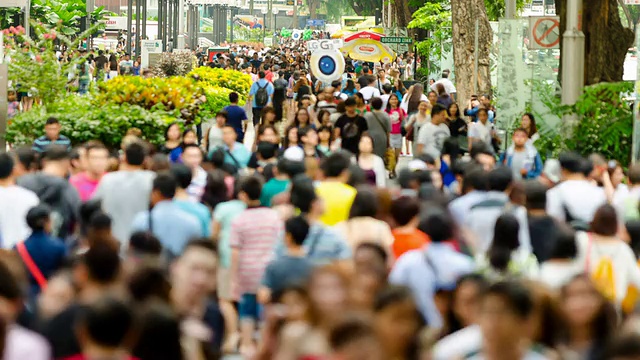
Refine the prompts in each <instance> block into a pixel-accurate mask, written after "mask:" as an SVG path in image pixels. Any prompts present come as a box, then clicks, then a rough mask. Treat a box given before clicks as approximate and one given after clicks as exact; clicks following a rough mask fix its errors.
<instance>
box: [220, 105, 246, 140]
mask: <svg viewBox="0 0 640 360" xmlns="http://www.w3.org/2000/svg"><path fill="white" fill-rule="evenodd" d="M224 110H225V111H226V112H227V125H231V126H233V128H234V129H235V130H236V133H237V134H238V141H240V142H242V140H244V131H242V122H243V121H245V120H247V113H246V112H245V111H244V109H243V108H241V107H240V106H238V105H229V106H225V108H224Z"/></svg>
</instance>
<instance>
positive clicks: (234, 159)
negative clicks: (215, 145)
mask: <svg viewBox="0 0 640 360" xmlns="http://www.w3.org/2000/svg"><path fill="white" fill-rule="evenodd" d="M225 151H226V153H227V154H229V156H231V160H233V162H234V163H236V167H237V168H238V170H240V162H239V161H238V159H236V157H235V156H233V154H232V153H231V151H229V150H225Z"/></svg>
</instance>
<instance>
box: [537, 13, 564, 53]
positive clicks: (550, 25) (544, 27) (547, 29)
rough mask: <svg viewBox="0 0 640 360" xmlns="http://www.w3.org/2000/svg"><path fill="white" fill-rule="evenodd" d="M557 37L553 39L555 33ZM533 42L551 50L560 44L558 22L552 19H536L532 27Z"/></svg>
mask: <svg viewBox="0 0 640 360" xmlns="http://www.w3.org/2000/svg"><path fill="white" fill-rule="evenodd" d="M556 29H557V30H558V34H557V36H555V37H554V35H555V31H554V30H556ZM532 33H533V41H535V42H536V44H538V45H539V46H541V47H543V48H552V47H554V46H556V45H558V44H559V43H560V22H559V21H558V20H556V19H554V18H542V19H538V20H537V21H536V23H535V25H533V30H532Z"/></svg>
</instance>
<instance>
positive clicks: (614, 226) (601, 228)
mask: <svg viewBox="0 0 640 360" xmlns="http://www.w3.org/2000/svg"><path fill="white" fill-rule="evenodd" d="M589 230H590V231H591V232H593V233H596V234H598V235H602V236H615V235H616V234H617V233H618V218H617V216H616V209H615V208H614V207H613V206H611V205H609V204H605V205H602V206H600V207H599V208H598V210H596V213H595V215H593V220H592V221H591V226H590V227H589Z"/></svg>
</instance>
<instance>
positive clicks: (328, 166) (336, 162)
mask: <svg viewBox="0 0 640 360" xmlns="http://www.w3.org/2000/svg"><path fill="white" fill-rule="evenodd" d="M349 165H351V160H350V158H349V157H348V156H347V155H346V154H345V153H343V152H336V153H333V154H331V155H329V156H328V157H327V158H325V159H324V160H322V163H321V164H320V169H321V170H322V172H323V173H324V176H326V177H329V178H334V177H338V176H340V175H341V174H342V173H343V172H344V171H346V170H348V169H349Z"/></svg>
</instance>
